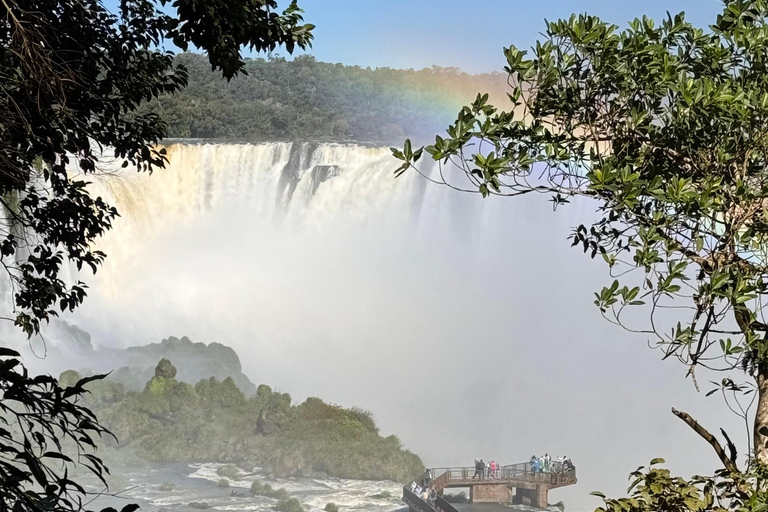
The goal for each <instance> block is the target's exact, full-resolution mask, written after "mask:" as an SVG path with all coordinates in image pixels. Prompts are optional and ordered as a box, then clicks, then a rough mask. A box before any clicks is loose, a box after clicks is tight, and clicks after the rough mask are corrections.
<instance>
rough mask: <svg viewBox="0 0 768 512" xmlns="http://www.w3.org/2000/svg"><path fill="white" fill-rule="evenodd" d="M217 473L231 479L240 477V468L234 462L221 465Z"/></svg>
mask: <svg viewBox="0 0 768 512" xmlns="http://www.w3.org/2000/svg"><path fill="white" fill-rule="evenodd" d="M216 474H217V475H219V476H223V477H225V478H229V479H230V480H239V479H240V469H238V467H237V466H235V465H234V464H225V465H223V466H221V467H220V468H219V469H217V470H216Z"/></svg>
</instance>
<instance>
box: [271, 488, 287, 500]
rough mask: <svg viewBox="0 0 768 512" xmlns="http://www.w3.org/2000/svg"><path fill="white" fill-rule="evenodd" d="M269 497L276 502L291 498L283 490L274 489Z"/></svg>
mask: <svg viewBox="0 0 768 512" xmlns="http://www.w3.org/2000/svg"><path fill="white" fill-rule="evenodd" d="M271 496H272V497H273V498H275V499H278V500H287V499H289V498H290V497H291V495H290V494H289V493H288V491H286V490H285V489H275V490H274V491H273V492H272V494H271Z"/></svg>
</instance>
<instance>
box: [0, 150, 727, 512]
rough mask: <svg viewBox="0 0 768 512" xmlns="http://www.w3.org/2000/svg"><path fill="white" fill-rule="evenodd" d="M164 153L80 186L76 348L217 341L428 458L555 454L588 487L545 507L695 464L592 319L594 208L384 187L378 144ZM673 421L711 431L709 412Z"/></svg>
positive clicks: (69, 358) (699, 466)
mask: <svg viewBox="0 0 768 512" xmlns="http://www.w3.org/2000/svg"><path fill="white" fill-rule="evenodd" d="M165 147H166V150H167V152H168V158H169V163H168V165H167V167H166V168H165V169H158V170H156V171H155V172H154V173H153V174H152V175H147V174H138V173H136V172H134V171H132V170H131V169H130V168H127V169H121V166H120V165H119V164H120V163H119V162H111V161H109V160H106V159H105V160H104V161H103V162H102V165H101V170H102V171H103V173H101V174H102V176H94V177H89V180H90V181H92V184H91V185H90V190H91V194H92V195H98V196H102V197H103V198H104V199H105V200H106V201H107V202H108V203H110V204H113V205H114V206H116V207H117V209H118V211H119V212H120V215H121V217H120V218H118V219H117V220H116V221H115V223H114V229H113V230H112V231H110V232H109V233H108V234H107V235H106V236H104V237H103V238H102V239H100V240H98V241H97V243H96V245H97V247H98V248H99V249H102V250H103V251H104V252H106V253H107V255H108V257H107V259H106V262H105V263H104V266H103V268H101V269H100V270H99V271H98V273H97V274H96V275H95V276H91V275H88V274H86V275H84V276H82V277H83V279H84V280H85V281H86V282H87V283H88V285H89V286H90V288H89V290H88V295H89V296H88V298H87V299H86V301H85V304H84V305H83V306H82V307H81V308H79V309H78V310H77V311H76V312H75V313H74V314H72V315H67V316H65V319H66V320H67V321H69V322H71V323H74V324H77V325H78V326H80V327H81V328H82V329H83V330H84V331H87V332H88V333H90V335H91V340H92V341H93V343H94V344H96V345H101V346H127V345H136V344H147V343H156V342H158V341H160V340H161V339H163V338H166V337H168V336H177V337H180V336H184V335H186V336H188V337H189V338H190V339H192V340H194V341H201V342H206V343H209V342H214V341H216V342H220V343H223V344H226V345H229V346H231V347H233V348H234V349H235V350H236V351H237V352H238V354H239V355H240V359H241V361H242V365H243V372H244V373H246V374H247V375H248V376H249V377H250V379H251V380H252V381H253V382H254V383H256V384H260V383H268V384H270V385H271V386H273V387H274V388H277V389H280V390H281V391H288V392H290V393H292V395H293V396H294V398H295V399H301V398H303V397H307V396H319V397H323V398H325V399H327V400H330V401H333V402H336V403H339V404H341V405H345V406H353V405H358V406H361V407H364V408H367V409H370V410H372V411H373V412H374V413H375V415H376V416H377V419H378V420H379V424H380V426H381V428H382V432H385V433H387V434H389V433H395V434H398V435H399V436H400V438H401V439H402V440H403V441H404V443H405V445H406V446H407V447H409V448H411V449H413V450H415V451H416V452H418V453H419V454H420V455H421V456H422V457H423V458H424V460H425V462H426V463H427V464H430V465H432V464H435V465H463V464H467V463H468V462H469V463H471V460H472V459H473V458H475V457H487V458H494V459H497V460H516V459H519V460H524V459H527V458H528V457H530V456H531V454H532V453H537V454H541V453H544V452H549V453H550V454H552V453H557V454H567V455H568V456H569V457H571V458H572V459H573V460H574V461H575V462H576V464H577V466H579V479H580V481H581V482H584V486H585V487H582V488H581V489H576V490H574V491H571V490H563V491H562V494H558V498H557V499H564V500H565V501H566V502H568V503H569V507H570V501H568V500H569V498H570V497H573V498H574V499H576V502H577V503H580V502H579V501H578V500H579V499H580V498H578V496H581V495H582V494H584V491H583V489H584V488H586V489H588V490H591V489H603V490H605V491H607V492H608V493H609V494H610V493H618V492H623V491H622V489H623V486H624V475H625V473H626V471H625V469H626V470H627V471H629V470H630V469H633V468H626V467H625V466H626V464H627V461H628V460H631V461H632V464H633V465H634V464H641V463H643V462H644V461H647V460H650V459H651V458H653V457H656V456H658V455H659V454H664V455H665V456H667V457H666V458H667V460H668V461H676V462H677V464H678V466H677V467H678V468H679V471H676V472H679V473H682V474H687V473H688V474H690V473H703V474H707V473H708V472H710V471H711V469H712V468H710V467H708V466H707V464H708V463H702V462H701V461H699V460H698V459H697V458H691V456H690V454H691V453H699V452H698V444H697V443H698V442H699V441H698V440H697V439H696V438H695V436H690V437H688V438H686V437H685V436H682V439H681V438H680V436H668V435H666V434H665V433H664V432H666V431H667V430H669V429H673V428H677V427H678V425H677V424H676V421H677V420H676V419H675V418H674V417H672V416H671V415H669V414H668V413H667V411H668V406H671V405H676V404H678V403H689V400H690V396H689V395H690V394H691V392H692V390H691V388H690V384H689V381H685V380H684V379H683V378H682V373H681V371H680V369H679V368H677V367H674V366H672V365H665V366H662V365H660V364H659V362H658V354H657V353H654V352H652V351H650V350H648V349H647V347H646V345H645V343H644V342H645V341H646V340H645V339H644V338H642V339H638V338H637V337H633V336H631V335H628V334H627V333H625V332H623V331H621V330H618V329H615V328H614V327H613V326H611V325H609V324H608V323H607V322H605V321H603V320H602V319H601V318H600V315H599V313H598V312H597V311H596V308H595V307H594V305H593V304H592V300H593V295H592V292H594V291H596V290H599V289H600V287H602V286H605V285H606V284H609V283H610V281H611V278H609V276H608V275H607V271H606V268H605V265H604V263H603V262H602V261H600V258H597V259H596V260H590V259H589V258H587V257H585V256H583V255H582V254H581V251H580V250H578V249H570V248H569V245H570V244H569V243H568V241H567V240H566V237H567V236H568V234H569V232H570V227H571V226H573V225H578V224H579V223H582V222H590V220H591V219H592V216H593V213H592V210H593V205H592V204H590V203H588V202H578V201H576V202H575V203H574V204H571V205H567V206H566V207H564V208H563V210H562V211H558V212H557V213H552V207H551V203H548V202H547V201H546V197H542V196H541V195H538V196H534V195H531V196H530V197H529V196H525V197H522V198H516V199H506V198H490V199H486V200H483V199H481V198H480V197H479V196H478V195H475V194H461V193H458V192H455V191H453V190H450V189H447V188H446V187H440V186H437V185H432V184H427V182H426V181H425V180H424V179H423V178H421V177H419V176H418V175H417V174H415V173H406V174H405V175H404V176H402V177H401V178H398V179H394V177H393V171H394V169H395V168H396V167H397V166H398V163H397V161H396V160H395V159H394V158H393V157H392V156H391V153H390V151H389V149H388V148H385V147H372V146H365V145H358V144H328V143H313V142H303V143H283V142H279V143H278V142H275V143H262V144H214V143H192V142H174V143H168V144H167V145H166V146H165ZM424 165H425V167H424V170H425V172H428V173H436V172H437V169H436V168H434V167H431V165H430V163H428V162H425V163H424ZM454 178H455V179H456V180H458V179H460V176H456V175H454V176H453V177H452V178H451V179H452V181H453V179H454ZM76 277H77V276H75V275H73V276H72V279H74V278H76ZM0 334H3V333H0ZM46 339H47V341H48V343H49V344H55V343H56V342H57V339H56V336H55V335H54V334H53V333H48V336H47V338H46ZM68 339H69V341H67V342H66V343H63V341H62V344H63V345H64V346H63V348H62V350H61V351H59V352H57V353H56V355H55V356H51V357H49V359H48V360H46V361H42V362H38V361H37V360H36V359H34V358H28V359H27V362H28V363H29V364H30V365H33V366H34V365H47V366H45V369H46V370H47V371H51V372H54V373H55V372H57V371H61V369H63V367H76V368H83V367H87V366H88V361H87V360H85V359H82V358H79V355H78V354H79V353H78V352H76V351H75V350H74V349H73V345H75V344H78V343H79V344H83V345H87V343H88V339H87V335H84V334H83V333H82V332H80V331H77V330H74V329H72V330H70V331H69V333H68ZM649 389H650V391H648V390H649ZM661 396H663V397H665V398H664V400H666V402H664V403H660V401H659V397H661ZM660 407H661V409H664V410H663V411H661V410H660V409H659V408H660ZM692 412H697V414H696V416H697V418H698V419H700V420H701V421H702V422H703V423H705V424H713V425H715V424H716V425H719V424H721V423H720V420H721V419H722V416H721V415H719V414H717V413H716V412H715V411H714V409H713V410H712V412H711V413H708V412H705V411H692ZM662 415H663V416H662ZM666 416H669V417H670V418H669V419H668V421H667V420H662V419H660V418H666ZM478 419H480V420H481V424H482V426H483V428H480V426H479V425H478ZM563 419H566V420H565V421H563ZM574 419H575V420H574ZM665 421H666V422H665ZM486 427H487V428H486ZM726 427H728V429H729V430H733V431H736V430H737V426H734V425H726ZM628 433H631V435H632V442H629V441H628V436H629V435H630V434H628ZM689 441H690V442H689ZM590 461H593V462H590ZM633 467H634V466H633ZM579 493H581V494H579ZM582 508H584V509H586V507H582ZM593 508H594V507H593Z"/></svg>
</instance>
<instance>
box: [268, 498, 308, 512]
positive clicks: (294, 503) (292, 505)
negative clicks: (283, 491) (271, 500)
mask: <svg viewBox="0 0 768 512" xmlns="http://www.w3.org/2000/svg"><path fill="white" fill-rule="evenodd" d="M275 510H277V512H304V507H302V506H301V502H300V501H299V500H297V499H296V498H289V499H287V500H280V501H278V502H277V504H276V505H275Z"/></svg>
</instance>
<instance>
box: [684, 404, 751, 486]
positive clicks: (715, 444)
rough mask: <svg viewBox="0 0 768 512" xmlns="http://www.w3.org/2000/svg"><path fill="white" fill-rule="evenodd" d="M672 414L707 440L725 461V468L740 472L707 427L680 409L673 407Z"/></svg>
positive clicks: (723, 461)
mask: <svg viewBox="0 0 768 512" xmlns="http://www.w3.org/2000/svg"><path fill="white" fill-rule="evenodd" d="M672 414H674V415H675V416H677V417H678V418H680V419H681V420H683V421H684V422H685V423H687V424H688V426H689V427H691V428H692V429H693V430H694V431H695V432H696V433H697V434H699V435H700V436H701V437H703V438H704V440H705V441H706V442H708V443H709V444H710V446H712V448H714V450H715V452H716V453H717V456H718V457H719V458H720V462H722V463H723V466H725V469H727V470H728V471H730V472H731V473H738V472H739V468H738V467H736V463H735V462H734V461H733V460H731V459H730V458H728V456H727V455H726V454H725V450H723V447H722V445H721V444H720V441H718V440H717V438H716V437H715V436H713V435H712V434H710V433H709V431H707V429H705V428H704V427H702V426H701V425H699V422H698V421H696V420H694V419H693V418H691V415H690V414H688V413H686V412H683V411H678V410H677V409H675V408H674V407H673V408H672Z"/></svg>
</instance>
